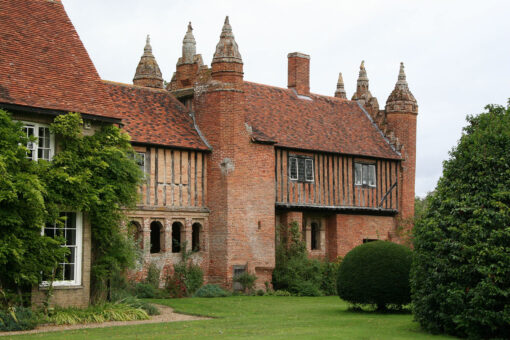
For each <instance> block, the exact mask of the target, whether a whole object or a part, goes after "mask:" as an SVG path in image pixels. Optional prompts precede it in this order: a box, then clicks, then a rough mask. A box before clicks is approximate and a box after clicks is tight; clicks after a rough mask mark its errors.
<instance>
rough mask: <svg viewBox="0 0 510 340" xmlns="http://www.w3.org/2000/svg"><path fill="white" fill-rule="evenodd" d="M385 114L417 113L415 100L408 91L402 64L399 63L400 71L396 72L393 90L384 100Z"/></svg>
mask: <svg viewBox="0 0 510 340" xmlns="http://www.w3.org/2000/svg"><path fill="white" fill-rule="evenodd" d="M386 112H390V113H391V112H410V113H415V114H417V113H418V105H416V99H415V98H414V96H413V94H412V93H411V91H410V90H409V86H408V84H407V80H406V73H405V71H404V63H402V62H401V63H400V70H399V72H398V80H397V83H396V84H395V88H394V89H393V91H392V92H391V94H390V95H389V97H388V99H387V100H386Z"/></svg>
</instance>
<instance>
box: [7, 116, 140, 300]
mask: <svg viewBox="0 0 510 340" xmlns="http://www.w3.org/2000/svg"><path fill="white" fill-rule="evenodd" d="M82 123H83V122H82V120H81V117H80V115H79V114H76V113H70V114H67V115H62V116H58V117H56V118H55V121H54V123H53V124H52V125H51V126H50V129H51V131H52V132H53V133H54V134H55V135H56V139H57V141H58V146H59V150H58V152H57V153H56V155H55V156H54V157H53V160H52V161H51V162H46V161H44V160H39V161H38V162H34V161H31V160H28V159H27V157H26V152H27V149H26V148H25V147H24V145H26V143H27V138H26V137H25V136H24V135H23V133H22V130H21V124H19V123H15V122H13V121H12V120H11V118H10V116H9V115H8V114H7V113H6V112H5V111H0V272H1V273H2V275H0V284H1V287H0V288H2V289H3V290H12V289H14V288H19V289H29V288H30V287H31V286H32V285H34V284H37V283H39V282H41V280H42V277H43V275H48V274H49V273H51V272H52V270H54V268H55V267H56V265H57V263H58V262H61V259H62V258H63V256H64V255H65V253H66V252H67V250H66V249H65V248H63V247H60V245H61V244H62V242H63V241H64V240H63V239H59V238H56V239H53V238H50V237H46V236H42V235H41V228H42V227H43V226H44V224H45V223H55V222H57V223H62V221H61V220H60V219H59V214H60V212H62V211H82V212H84V216H87V218H88V219H89V221H90V223H91V225H92V242H93V249H94V251H93V254H94V258H93V268H92V273H93V282H94V286H95V287H100V286H102V285H104V284H105V283H106V282H108V280H109V278H110V277H111V275H112V273H113V272H115V271H119V270H121V269H122V268H125V267H126V266H129V265H131V264H133V262H134V251H133V244H132V242H129V241H128V240H127V238H126V236H125V235H124V234H123V233H121V232H120V225H121V224H122V221H123V213H122V208H123V207H128V208H129V207H131V206H132V205H133V204H134V203H135V201H136V197H137V187H138V184H139V181H140V178H141V175H142V174H141V171H140V170H139V168H138V166H137V165H136V164H135V162H134V161H133V160H132V157H131V154H132V149H131V145H130V143H129V137H128V136H127V135H126V134H124V133H122V132H121V131H120V129H119V128H118V127H116V126H112V125H104V126H102V127H101V128H100V129H99V130H98V131H96V133H95V134H93V135H91V136H84V135H82V133H81V126H82ZM103 297H104V296H103Z"/></svg>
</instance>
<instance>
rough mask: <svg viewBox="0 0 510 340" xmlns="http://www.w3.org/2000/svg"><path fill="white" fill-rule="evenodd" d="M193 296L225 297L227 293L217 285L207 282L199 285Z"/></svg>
mask: <svg viewBox="0 0 510 340" xmlns="http://www.w3.org/2000/svg"><path fill="white" fill-rule="evenodd" d="M193 296H194V297H204V298H212V297H225V296H228V293H227V292H226V291H224V290H223V289H221V288H220V287H219V286H217V285H212V284H207V285H204V286H202V287H200V288H199V289H198V290H197V291H196V292H195V294H194V295H193Z"/></svg>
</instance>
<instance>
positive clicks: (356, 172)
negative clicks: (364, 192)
mask: <svg viewBox="0 0 510 340" xmlns="http://www.w3.org/2000/svg"><path fill="white" fill-rule="evenodd" d="M361 168H362V165H361V164H359V163H354V184H356V185H361V177H362V175H361V172H362V171H361Z"/></svg>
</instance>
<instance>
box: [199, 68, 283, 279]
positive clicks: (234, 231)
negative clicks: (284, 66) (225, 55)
mask: <svg viewBox="0 0 510 340" xmlns="http://www.w3.org/2000/svg"><path fill="white" fill-rule="evenodd" d="M215 65H216V64H215ZM230 80H235V79H230ZM217 85H218V84H217ZM243 104H244V93H243V92H242V86H240V84H237V86H236V87H232V86H231V85H226V84H219V85H218V86H217V87H215V88H214V87H210V88H208V89H206V91H205V92H203V93H200V94H198V95H197V96H196V97H195V99H194V107H195V112H196V118H197V122H198V124H199V126H200V129H201V130H202V132H203V134H204V135H205V137H206V139H207V141H208V142H209V143H210V144H211V146H212V148H213V151H212V153H211V154H210V155H209V160H208V162H207V181H208V197H207V206H208V208H209V209H210V216H209V226H210V231H209V232H210V235H209V240H210V241H209V256H210V265H209V275H208V276H209V282H213V283H219V284H223V285H225V286H230V285H231V279H232V275H233V266H234V265H243V266H246V267H247V269H248V271H250V272H252V273H253V272H255V273H256V274H257V275H259V279H258V281H257V286H258V287H263V285H264V281H270V270H268V269H272V268H273V267H274V235H275V231H274V205H275V201H274V182H275V179H274V149H273V147H272V146H268V145H261V144H254V143H252V142H251V141H250V137H249V135H248V132H247V130H246V127H245V117H244V111H243ZM220 126H221V129H219V128H218V127H220Z"/></svg>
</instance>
